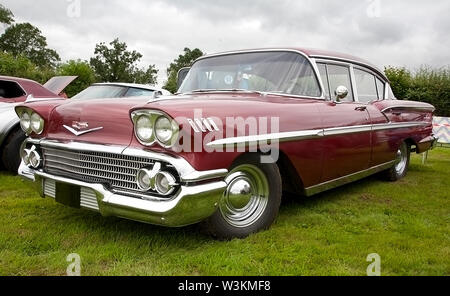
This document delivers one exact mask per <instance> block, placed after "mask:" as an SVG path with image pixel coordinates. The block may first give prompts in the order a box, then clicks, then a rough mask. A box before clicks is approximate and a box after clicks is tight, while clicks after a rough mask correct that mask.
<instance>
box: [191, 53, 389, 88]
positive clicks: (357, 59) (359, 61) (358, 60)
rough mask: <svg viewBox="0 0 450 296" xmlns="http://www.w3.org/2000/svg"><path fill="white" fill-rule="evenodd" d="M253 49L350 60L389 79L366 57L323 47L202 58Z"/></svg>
mask: <svg viewBox="0 0 450 296" xmlns="http://www.w3.org/2000/svg"><path fill="white" fill-rule="evenodd" d="M251 51H297V52H300V53H302V54H304V55H305V56H307V57H309V58H323V59H331V60H337V61H344V62H350V63H353V64H358V65H361V66H366V67H368V68H370V69H371V70H373V71H374V72H376V73H377V74H379V75H380V76H381V77H383V78H384V79H385V80H386V81H388V79H387V77H386V75H385V74H384V72H383V71H382V70H381V69H380V68H378V67H377V66H375V65H374V64H372V63H370V62H368V61H367V60H365V59H362V58H360V57H357V56H353V55H349V54H345V53H341V52H336V51H330V50H323V49H314V48H304V47H275V48H254V49H243V50H236V51H228V52H222V53H216V54H210V55H205V56H203V57H200V58H199V59H202V58H207V57H211V56H218V55H226V54H232V53H243V52H251Z"/></svg>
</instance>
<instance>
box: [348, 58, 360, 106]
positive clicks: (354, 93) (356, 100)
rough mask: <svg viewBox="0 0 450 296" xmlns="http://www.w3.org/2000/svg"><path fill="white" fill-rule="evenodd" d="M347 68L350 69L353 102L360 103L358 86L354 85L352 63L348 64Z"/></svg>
mask: <svg viewBox="0 0 450 296" xmlns="http://www.w3.org/2000/svg"><path fill="white" fill-rule="evenodd" d="M349 70H350V80H351V83H352V91H353V102H357V103H361V102H360V101H359V96H358V88H357V87H356V78H355V69H354V67H353V64H350V69H349Z"/></svg>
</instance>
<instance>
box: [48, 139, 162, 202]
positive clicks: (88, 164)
mask: <svg viewBox="0 0 450 296" xmlns="http://www.w3.org/2000/svg"><path fill="white" fill-rule="evenodd" d="M42 152H43V155H44V171H45V172H47V173H53V174H57V175H61V176H70V177H71V178H75V179H78V180H81V181H86V182H90V183H102V184H106V185H108V186H110V187H111V188H113V189H115V190H120V191H122V192H129V193H130V194H132V193H139V192H140V190H139V188H138V186H137V183H136V173H137V171H138V170H139V169H141V168H144V167H150V168H151V167H152V166H153V165H154V161H153V160H151V159H148V158H143V157H136V156H127V155H122V154H114V153H106V152H87V151H68V150H63V149H57V148H47V147H43V148H42ZM149 193H153V192H149Z"/></svg>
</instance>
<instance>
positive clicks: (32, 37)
mask: <svg viewBox="0 0 450 296" xmlns="http://www.w3.org/2000/svg"><path fill="white" fill-rule="evenodd" d="M0 49H1V50H3V51H5V52H8V53H11V54H12V55H14V56H16V57H17V56H19V55H23V56H25V57H27V58H28V59H29V60H30V61H31V62H32V63H34V64H35V65H37V66H39V67H49V68H53V67H55V66H56V63H57V62H58V61H60V58H59V55H58V54H57V53H56V51H54V50H53V49H49V48H47V39H46V38H45V37H44V36H42V33H41V31H40V30H39V29H38V28H36V27H35V26H33V25H31V24H29V23H23V24H15V25H12V26H11V27H8V28H7V29H6V31H5V33H3V35H2V36H1V37H0Z"/></svg>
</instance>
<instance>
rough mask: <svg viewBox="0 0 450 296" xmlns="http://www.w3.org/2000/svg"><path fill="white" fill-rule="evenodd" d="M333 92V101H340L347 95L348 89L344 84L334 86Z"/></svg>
mask: <svg viewBox="0 0 450 296" xmlns="http://www.w3.org/2000/svg"><path fill="white" fill-rule="evenodd" d="M334 94H335V95H336V99H335V102H340V101H341V100H342V99H345V98H346V97H347V96H348V89H347V88H346V87H345V86H343V85H340V86H338V87H337V88H336V90H335V91H334Z"/></svg>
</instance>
